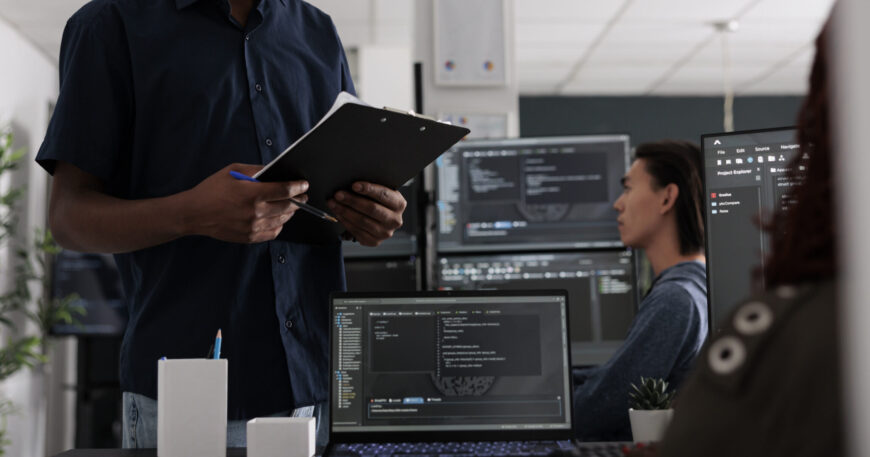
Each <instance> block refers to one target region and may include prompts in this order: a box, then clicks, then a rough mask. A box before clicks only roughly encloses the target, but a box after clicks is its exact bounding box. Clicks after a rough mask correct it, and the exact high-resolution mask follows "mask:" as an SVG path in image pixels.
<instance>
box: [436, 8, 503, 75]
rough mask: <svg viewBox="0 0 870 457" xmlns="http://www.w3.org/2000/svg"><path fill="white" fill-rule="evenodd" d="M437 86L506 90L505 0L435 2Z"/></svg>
mask: <svg viewBox="0 0 870 457" xmlns="http://www.w3.org/2000/svg"><path fill="white" fill-rule="evenodd" d="M433 5H434V9H435V11H434V14H433V21H434V30H435V57H434V59H435V61H434V62H433V63H432V64H433V65H432V66H433V68H434V69H435V84H436V85H441V86H505V85H507V82H508V71H507V49H506V46H505V40H506V34H505V31H506V23H505V20H506V11H505V2H504V1H503V0H473V1H468V0H434V2H433Z"/></svg>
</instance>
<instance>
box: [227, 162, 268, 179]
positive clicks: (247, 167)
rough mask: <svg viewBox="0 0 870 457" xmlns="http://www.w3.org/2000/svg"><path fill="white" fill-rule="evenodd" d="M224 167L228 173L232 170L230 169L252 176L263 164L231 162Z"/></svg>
mask: <svg viewBox="0 0 870 457" xmlns="http://www.w3.org/2000/svg"><path fill="white" fill-rule="evenodd" d="M225 169H226V170H227V173H229V171H230V170H232V171H237V172H239V173H241V174H243V175H246V176H250V177H254V175H255V174H257V172H259V171H260V170H262V169H263V166H262V165H254V164H251V163H233V164H230V165H228V166H227V167H226V168H225Z"/></svg>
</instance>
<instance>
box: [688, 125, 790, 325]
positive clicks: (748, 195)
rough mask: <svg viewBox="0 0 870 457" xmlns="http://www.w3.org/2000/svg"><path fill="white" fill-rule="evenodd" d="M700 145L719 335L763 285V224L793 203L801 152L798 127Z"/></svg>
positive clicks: (717, 137)
mask: <svg viewBox="0 0 870 457" xmlns="http://www.w3.org/2000/svg"><path fill="white" fill-rule="evenodd" d="M701 141H702V143H703V147H704V174H705V179H704V183H705V190H706V211H705V213H706V215H705V216H706V220H707V295H708V298H709V302H710V311H711V319H710V322H711V326H712V329H713V330H714V331H715V330H717V329H719V328H720V327H721V324H722V323H723V322H724V320H725V319H726V318H727V317H728V315H729V314H730V312H731V311H732V310H733V309H734V307H735V306H736V305H737V304H738V303H739V302H740V301H741V300H744V299H746V298H747V297H748V296H749V295H750V293H752V292H753V290H755V287H763V286H764V271H763V265H762V259H764V258H765V256H767V255H768V253H769V252H768V251H769V243H768V237H767V235H766V234H765V233H764V232H763V231H762V230H761V228H760V226H759V222H761V221H764V220H767V219H768V218H769V217H770V216H771V214H773V213H774V211H777V210H780V209H784V208H788V207H789V206H790V205H792V204H793V203H794V198H793V197H792V194H791V189H792V188H793V186H794V185H795V184H796V183H795V182H794V180H792V179H790V178H789V177H788V175H787V171H789V169H790V168H789V167H790V166H791V164H792V163H793V162H792V159H794V158H795V157H796V156H798V155H801V151H800V144H799V143H798V141H797V139H796V130H795V129H794V128H778V129H768V130H755V131H745V132H734V133H727V134H726V133H721V134H710V135H704V136H703V137H702V139H701ZM801 157H803V155H801ZM798 166H799V167H803V165H798ZM798 171H800V170H798ZM756 271H758V272H759V273H760V277H758V278H756V274H755V272H756Z"/></svg>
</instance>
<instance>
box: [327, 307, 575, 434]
mask: <svg viewBox="0 0 870 457" xmlns="http://www.w3.org/2000/svg"><path fill="white" fill-rule="evenodd" d="M332 316H333V318H332V324H331V327H332V330H331V352H332V358H331V364H332V380H331V384H332V385H331V390H332V391H331V393H330V396H331V400H332V401H331V408H332V409H331V422H332V433H333V434H334V435H336V434H341V433H371V432H378V431H385V432H386V431H389V432H437V431H454V432H455V431H469V432H470V431H478V430H517V431H519V430H529V431H531V430H566V429H567V430H570V428H571V391H570V388H571V383H570V378H569V377H570V362H569V361H570V358H569V355H570V354H569V347H570V343H569V341H568V332H567V329H568V321H567V298H566V292H564V291H547V292H537V291H522V292H520V291H515V292H509V291H490V292H481V291H477V292H455V291H454V292H422V293H421V292H418V293H409V294H407V295H395V294H392V295H387V294H383V295H381V296H375V295H372V294H351V293H346V294H337V295H335V296H333V299H332Z"/></svg>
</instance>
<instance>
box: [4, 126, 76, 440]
mask: <svg viewBox="0 0 870 457" xmlns="http://www.w3.org/2000/svg"><path fill="white" fill-rule="evenodd" d="M12 140H13V138H12V133H11V132H9V131H8V130H4V129H0V176H3V175H4V174H5V173H7V172H10V171H13V170H15V169H16V168H17V166H18V163H19V161H20V160H21V159H22V158H23V157H24V154H25V151H24V150H23V149H17V150H16V149H13V147H12V144H13V142H12ZM23 195H24V189H22V188H13V189H9V190H4V191H2V192H0V274H2V275H3V276H4V277H5V278H9V279H11V281H9V284H8V285H4V289H3V290H2V291H0V384H2V383H3V381H4V380H6V379H7V378H9V377H10V376H12V375H14V374H15V373H17V372H18V371H19V370H22V369H26V368H30V369H32V370H34V371H33V375H32V379H33V384H34V389H33V393H32V395H33V396H34V397H35V398H36V401H35V402H32V403H34V405H35V408H34V409H35V414H31V415H32V418H31V419H32V420H31V422H32V423H33V424H34V425H36V424H38V423H43V422H44V421H45V414H46V406H47V405H46V403H45V401H46V398H47V396H46V393H47V391H46V381H47V379H46V377H47V372H46V370H47V365H46V362H47V360H48V354H49V352H50V351H49V349H50V342H49V331H50V329H51V328H52V327H53V326H54V325H57V324H60V323H67V324H74V323H77V322H78V316H81V315H84V308H82V307H81V306H78V305H77V304H76V300H77V299H78V297H77V296H76V295H70V296H67V297H51V296H50V295H49V294H48V293H47V289H48V284H49V272H50V271H49V268H48V267H49V265H48V264H47V263H46V259H47V258H48V257H49V256H52V255H55V254H57V252H58V251H59V249H60V248H59V246H58V245H57V244H56V243H55V241H54V238H53V237H52V236H51V232H49V231H47V230H46V231H42V230H39V229H37V230H36V231H35V233H34V239H33V240H32V241H31V242H27V241H25V240H24V238H25V237H18V236H17V234H16V228H17V226H18V217H17V215H18V213H17V203H18V200H19V199H20V198H21V197H22V196H23ZM4 250H7V251H8V254H7V253H5V252H3V251H4ZM35 291H39V292H41V293H36V292H35ZM28 323H29V325H26V324H28ZM33 324H35V325H33ZM34 327H35V329H34ZM16 412H17V409H16V407H15V405H14V404H13V402H12V401H10V400H9V399H8V398H6V397H5V395H4V393H3V391H2V389H0V456H2V455H4V454H5V451H6V447H7V446H8V445H9V444H11V441H10V438H9V436H7V433H6V425H7V424H6V423H7V416H9V415H10V414H14V413H16ZM30 412H31V413H33V412H34V411H30Z"/></svg>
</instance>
